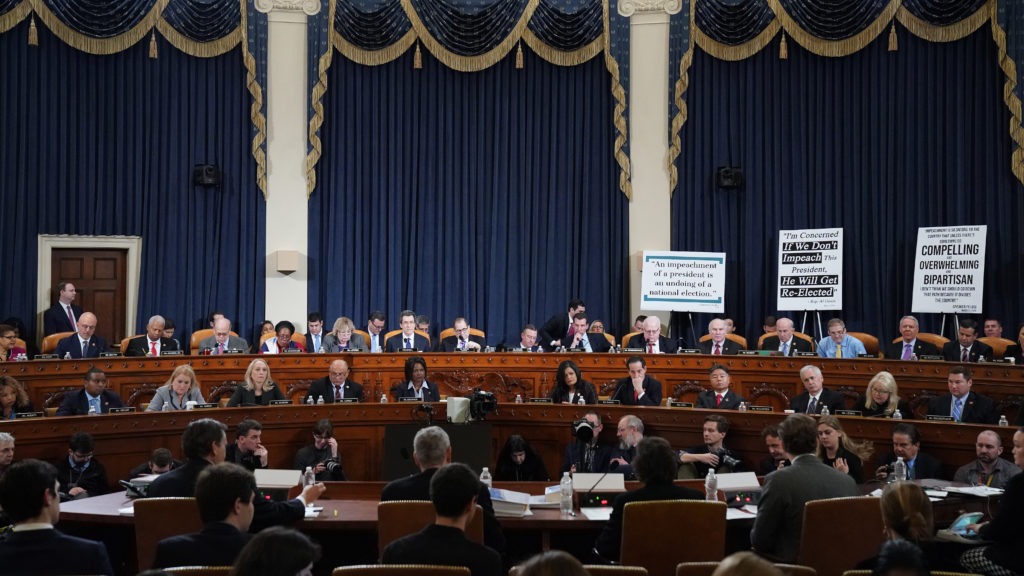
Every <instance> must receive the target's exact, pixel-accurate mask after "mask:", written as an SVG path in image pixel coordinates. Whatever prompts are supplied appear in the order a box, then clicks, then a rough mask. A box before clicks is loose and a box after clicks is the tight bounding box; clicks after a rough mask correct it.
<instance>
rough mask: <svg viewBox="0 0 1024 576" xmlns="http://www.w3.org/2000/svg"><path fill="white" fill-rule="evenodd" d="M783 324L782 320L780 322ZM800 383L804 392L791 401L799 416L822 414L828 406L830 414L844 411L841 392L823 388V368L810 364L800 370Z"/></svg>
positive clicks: (790, 403)
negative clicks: (802, 384)
mask: <svg viewBox="0 0 1024 576" xmlns="http://www.w3.org/2000/svg"><path fill="white" fill-rule="evenodd" d="M780 322H781V320H780ZM800 381H801V382H803V383H804V391H803V392H801V393H800V394H797V395H796V396H794V397H793V398H792V399H791V400H790V401H789V407H790V408H791V409H792V410H793V411H794V412H797V413H798V414H821V409H822V407H823V406H828V410H829V412H830V413H832V414H835V411H836V410H843V409H844V408H845V407H846V406H845V402H844V401H843V396H842V394H840V393H839V392H834V391H832V390H829V389H828V388H825V387H824V386H823V384H824V381H825V377H824V376H822V374H821V368H818V367H817V366H815V365H813V364H808V365H806V366H804V367H803V368H801V369H800Z"/></svg>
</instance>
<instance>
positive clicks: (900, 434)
mask: <svg viewBox="0 0 1024 576" xmlns="http://www.w3.org/2000/svg"><path fill="white" fill-rule="evenodd" d="M897 457H900V458H903V461H904V462H905V463H906V464H907V477H908V479H910V480H924V479H928V478H938V479H940V480H943V479H944V478H943V474H942V463H941V462H939V460H938V459H937V458H935V457H934V456H931V455H930V454H925V453H924V452H921V435H920V433H918V431H917V427H916V426H914V425H913V424H911V423H909V422H900V423H899V424H897V425H895V426H893V427H892V453H890V454H889V455H888V456H887V457H886V458H884V459H882V460H880V462H882V465H881V466H879V467H878V470H876V471H875V478H877V479H878V480H885V479H886V477H887V476H888V475H889V473H890V472H891V471H892V468H891V466H892V463H893V462H895V461H896V458H897Z"/></svg>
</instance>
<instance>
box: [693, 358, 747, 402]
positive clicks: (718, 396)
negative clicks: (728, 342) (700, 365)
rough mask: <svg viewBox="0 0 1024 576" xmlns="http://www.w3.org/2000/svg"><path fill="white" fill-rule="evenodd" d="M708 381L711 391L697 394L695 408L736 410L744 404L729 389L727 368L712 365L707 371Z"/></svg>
mask: <svg viewBox="0 0 1024 576" xmlns="http://www.w3.org/2000/svg"><path fill="white" fill-rule="evenodd" d="M708 381H709V382H711V390H702V391H701V392H700V393H698V394H697V408H712V409H718V410H736V409H737V408H739V407H740V404H742V403H743V402H745V400H744V399H743V397H742V396H740V395H739V394H736V393H735V392H733V391H732V390H730V389H729V386H730V385H731V382H732V380H731V377H730V376H729V367H728V366H725V365H723V364H712V365H711V368H709V369H708Z"/></svg>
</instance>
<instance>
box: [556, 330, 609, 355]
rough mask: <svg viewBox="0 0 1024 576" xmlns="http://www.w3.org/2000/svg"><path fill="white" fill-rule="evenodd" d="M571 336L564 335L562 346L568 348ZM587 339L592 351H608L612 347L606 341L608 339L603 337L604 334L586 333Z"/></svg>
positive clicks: (570, 344)
mask: <svg viewBox="0 0 1024 576" xmlns="http://www.w3.org/2000/svg"><path fill="white" fill-rule="evenodd" d="M572 340H573V338H572V336H566V337H565V338H562V346H565V347H566V349H569V348H570V347H571V346H572ZM587 340H588V341H590V349H591V350H593V351H594V352H608V351H609V350H611V349H612V345H611V343H610V342H608V339H607V338H605V337H604V334H596V333H595V334H590V333H588V334H587Z"/></svg>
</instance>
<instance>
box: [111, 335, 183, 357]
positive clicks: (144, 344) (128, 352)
mask: <svg viewBox="0 0 1024 576" xmlns="http://www.w3.org/2000/svg"><path fill="white" fill-rule="evenodd" d="M177 349H178V343H177V342H175V341H174V340H172V339H170V338H161V339H160V353H161V354H163V353H164V351H165V350H177ZM146 354H149V338H148V337H146V335H145V334H143V335H142V336H137V337H135V338H132V339H131V340H129V341H128V346H127V347H125V349H124V355H125V356H145V355H146Z"/></svg>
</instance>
